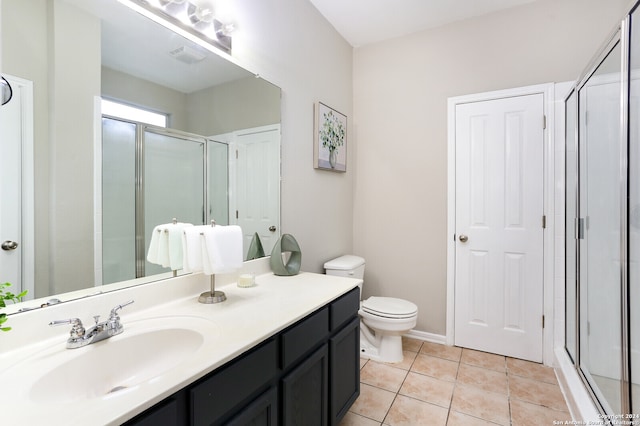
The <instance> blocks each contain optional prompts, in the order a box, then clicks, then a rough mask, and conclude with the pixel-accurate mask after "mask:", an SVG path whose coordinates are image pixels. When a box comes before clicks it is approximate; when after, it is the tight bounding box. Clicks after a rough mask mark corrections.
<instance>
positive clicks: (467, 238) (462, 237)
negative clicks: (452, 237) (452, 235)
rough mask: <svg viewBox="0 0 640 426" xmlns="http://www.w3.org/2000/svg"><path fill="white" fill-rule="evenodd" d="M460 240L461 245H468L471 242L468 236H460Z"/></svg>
mask: <svg viewBox="0 0 640 426" xmlns="http://www.w3.org/2000/svg"><path fill="white" fill-rule="evenodd" d="M458 239H459V240H460V242H461V243H466V242H467V241H468V240H469V237H467V236H466V235H460V237H458Z"/></svg>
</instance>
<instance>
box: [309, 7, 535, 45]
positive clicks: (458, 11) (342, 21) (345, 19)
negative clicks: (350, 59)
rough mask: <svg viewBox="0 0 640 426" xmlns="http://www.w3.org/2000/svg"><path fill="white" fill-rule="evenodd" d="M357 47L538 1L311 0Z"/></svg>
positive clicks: (343, 35)
mask: <svg viewBox="0 0 640 426" xmlns="http://www.w3.org/2000/svg"><path fill="white" fill-rule="evenodd" d="M309 1H311V3H312V4H313V5H314V6H315V7H316V9H318V10H319V11H320V13H322V15H324V17H325V18H326V19H327V20H328V21H329V22H330V23H331V24H332V25H333V26H334V28H335V29H336V30H337V31H338V32H339V33H340V34H341V35H342V37H344V38H345V40H347V41H348V42H349V44H351V45H352V46H354V47H359V46H364V45H366V44H371V43H376V42H379V41H383V40H387V39H391V38H395V37H401V36H404V35H407V34H412V33H415V32H419V31H423V30H426V29H430V28H435V27H439V26H442V25H445V24H449V23H451V22H455V21H461V20H464V19H468V18H473V17H475V16H481V15H486V14H489V13H493V12H496V11H499V10H503V9H508V8H511V7H516V6H521V5H523V4H527V3H532V2H534V1H536V0H309Z"/></svg>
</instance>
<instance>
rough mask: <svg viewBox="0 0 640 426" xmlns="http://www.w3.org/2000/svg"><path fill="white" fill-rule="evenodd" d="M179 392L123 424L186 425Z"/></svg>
mask: <svg viewBox="0 0 640 426" xmlns="http://www.w3.org/2000/svg"><path fill="white" fill-rule="evenodd" d="M181 397H183V395H181V394H180V393H178V394H176V395H174V396H172V397H169V398H167V399H166V400H164V401H162V402H160V403H158V404H157V405H155V406H154V407H151V408H150V409H148V410H147V411H145V412H144V413H142V414H140V415H138V416H136V417H134V418H133V419H131V420H129V421H128V422H126V423H125V426H156V425H160V424H161V425H166V426H182V425H187V424H188V421H187V416H186V413H185V412H184V410H183V409H181V406H183V405H184V402H183V401H184V399H183V398H181Z"/></svg>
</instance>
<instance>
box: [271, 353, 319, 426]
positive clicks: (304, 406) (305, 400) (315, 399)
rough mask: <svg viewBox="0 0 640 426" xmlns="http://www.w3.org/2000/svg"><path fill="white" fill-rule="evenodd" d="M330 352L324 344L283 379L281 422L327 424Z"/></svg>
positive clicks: (293, 425)
mask: <svg viewBox="0 0 640 426" xmlns="http://www.w3.org/2000/svg"><path fill="white" fill-rule="evenodd" d="M328 358H329V351H328V349H327V345H326V344H324V345H322V347H320V349H318V350H316V351H315V352H314V353H313V354H312V355H311V356H310V357H308V358H305V360H304V361H303V362H302V364H300V365H298V366H297V367H296V368H294V369H293V371H291V372H290V373H289V374H287V375H286V376H285V377H283V379H282V385H281V386H282V424H283V425H284V426H326V425H327V424H328V418H329V400H328V395H329V388H328V387H329V374H328V367H329V360H328Z"/></svg>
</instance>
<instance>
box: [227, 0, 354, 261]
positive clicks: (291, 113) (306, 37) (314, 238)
mask: <svg viewBox="0 0 640 426" xmlns="http://www.w3.org/2000/svg"><path fill="white" fill-rule="evenodd" d="M232 7H233V8H234V9H235V10H234V16H235V22H236V23H237V27H238V31H237V32H235V33H234V37H233V56H234V57H235V58H236V59H237V60H238V62H239V63H240V64H241V65H243V66H244V67H245V68H247V69H248V70H249V71H252V72H254V73H258V74H260V76H262V77H264V78H265V79H267V80H269V81H271V82H272V83H274V84H276V85H278V86H280V88H281V89H282V197H281V207H282V208H281V211H282V214H281V218H282V221H281V223H282V229H281V231H282V232H283V233H290V234H293V235H294V236H295V238H296V239H297V241H298V243H299V244H300V247H301V249H302V269H303V270H306V271H313V272H322V271H323V270H322V264H323V263H324V262H325V261H326V260H329V259H330V258H332V257H334V256H338V255H341V254H345V253H349V252H351V251H352V250H353V245H352V242H353V241H352V239H353V225H352V218H353V202H352V198H353V181H354V177H355V165H356V164H355V159H354V156H355V154H354V149H353V148H354V145H355V143H353V142H352V141H353V137H354V134H355V133H354V131H353V129H354V126H353V124H350V127H349V133H348V135H347V138H348V141H349V142H348V144H349V146H348V156H347V161H348V164H347V172H346V173H341V174H340V173H334V172H327V171H318V170H315V169H314V168H313V103H314V102H315V101H318V100H320V101H322V102H324V103H326V104H328V105H330V106H332V107H334V108H335V109H337V110H338V111H340V112H343V113H344V114H346V115H347V116H348V117H349V120H351V118H352V117H353V107H352V96H353V88H352V48H351V46H350V45H349V44H348V43H346V42H345V41H344V40H343V39H342V37H340V36H339V35H338V33H337V32H336V31H335V30H334V29H333V27H331V26H330V25H329V24H328V23H327V22H326V21H325V20H324V18H323V17H322V15H321V14H320V13H319V12H318V11H317V10H316V9H315V8H314V7H313V6H312V5H311V3H310V2H308V1H306V0H303V1H301V0H235V1H234V2H232Z"/></svg>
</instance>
